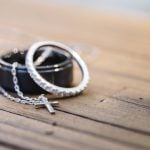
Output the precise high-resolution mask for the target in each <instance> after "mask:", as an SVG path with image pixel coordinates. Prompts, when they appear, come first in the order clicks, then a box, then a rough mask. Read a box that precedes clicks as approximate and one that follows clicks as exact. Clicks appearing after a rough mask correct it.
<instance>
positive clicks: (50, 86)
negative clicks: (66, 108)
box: [26, 41, 89, 97]
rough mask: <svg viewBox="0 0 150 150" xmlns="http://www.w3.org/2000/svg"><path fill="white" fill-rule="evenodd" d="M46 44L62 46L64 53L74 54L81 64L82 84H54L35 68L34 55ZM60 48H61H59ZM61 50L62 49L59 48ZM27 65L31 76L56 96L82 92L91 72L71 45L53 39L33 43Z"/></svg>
mask: <svg viewBox="0 0 150 150" xmlns="http://www.w3.org/2000/svg"><path fill="white" fill-rule="evenodd" d="M44 46H52V47H55V48H60V49H62V50H63V52H64V53H66V52H67V53H69V54H70V55H71V56H72V59H74V60H75V61H76V62H77V64H78V65H79V67H80V69H81V71H82V81H81V82H80V84H79V85H78V86H76V87H72V88H64V87H59V86H57V85H54V84H52V83H50V82H48V81H46V80H45V79H44V78H43V77H42V76H41V75H40V74H39V73H38V72H37V70H36V69H35V66H34V62H33V57H34V54H35V52H36V51H37V50H38V49H39V48H41V47H44ZM57 50H59V49H57ZM59 51H60V50H59ZM26 67H27V70H28V72H29V74H30V76H31V78H32V79H33V80H34V81H35V82H36V83H37V84H38V85H39V86H40V87H41V88H43V89H44V90H45V91H47V92H50V93H52V94H54V95H56V96H61V97H67V96H75V95H77V94H79V93H81V92H82V91H83V90H84V89H85V88H86V87H87V84H88V82H89V72H88V69H87V66H86V64H85V62H84V61H83V60H82V59H81V57H80V56H79V55H78V54H77V53H76V52H75V51H73V50H72V49H71V48H70V47H67V46H65V45H63V44H61V43H58V42H53V41H44V42H38V43H35V44H33V45H32V46H31V47H30V48H29V50H28V52H27V55H26Z"/></svg>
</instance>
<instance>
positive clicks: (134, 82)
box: [0, 0, 150, 150]
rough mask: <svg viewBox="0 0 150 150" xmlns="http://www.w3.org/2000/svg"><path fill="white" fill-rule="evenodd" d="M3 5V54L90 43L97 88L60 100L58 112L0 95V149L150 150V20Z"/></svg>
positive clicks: (30, 4) (32, 4) (18, 2)
mask: <svg viewBox="0 0 150 150" xmlns="http://www.w3.org/2000/svg"><path fill="white" fill-rule="evenodd" d="M0 4H1V5H0V48H1V53H2V52H4V51H6V50H10V49H12V48H14V47H18V48H26V47H28V46H29V45H31V44H32V43H33V42H34V41H40V40H45V39H48V40H56V41H60V42H63V43H76V44H77V43H78V44H79V43H80V44H83V45H85V44H86V45H87V44H88V45H90V46H91V51H90V48H89V47H88V48H89V49H88V50H87V52H88V54H86V51H84V54H83V57H85V60H86V61H87V63H88V66H89V70H90V74H91V81H90V85H89V86H88V88H87V90H86V91H85V92H84V93H83V94H82V95H80V96H78V97H74V98H69V99H66V100H60V103H61V104H60V107H59V108H58V109H57V110H56V115H50V114H49V113H48V112H47V111H46V109H34V108H32V106H28V105H21V104H17V103H15V102H11V101H9V100H7V98H4V97H3V96H2V95H1V96H0V149H2V150H3V149H4V150H6V149H7V150H8V149H15V150H16V149H17V150H29V149H35V150H37V149H41V150H49V149H53V150H55V149H60V150H63V149H64V150H66V149H68V150H72V149H77V150H79V149H86V150H88V149H90V150H97V149H98V150H100V149H101V150H118V149H119V150H133V149H139V150H149V149H150V69H149V68H150V49H149V48H150V22H149V21H148V20H145V19H138V18H132V17H131V18H130V17H126V16H122V17H117V16H115V15H108V14H104V13H100V12H97V11H94V10H93V11H92V10H87V9H81V8H77V7H67V6H66V7H65V6H57V5H54V4H53V5H52V4H51V5H50V4H48V3H44V2H42V1H34V0H32V1H23V0H12V1H9V0H1V1H0ZM93 54H94V55H93ZM89 55H90V56H89ZM75 78H76V77H75Z"/></svg>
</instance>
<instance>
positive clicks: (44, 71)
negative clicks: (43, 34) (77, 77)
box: [0, 47, 73, 94]
mask: <svg viewBox="0 0 150 150" xmlns="http://www.w3.org/2000/svg"><path fill="white" fill-rule="evenodd" d="M53 49H54V48H53ZM53 49H50V47H44V48H41V49H39V50H38V52H37V53H36V55H35V57H34V60H35V61H34V64H35V65H36V69H37V71H38V72H39V74H41V76H43V77H44V78H45V79H46V80H47V81H49V82H52V83H53V84H55V85H58V86H63V87H70V86H71V84H72V80H73V63H72V58H71V56H70V55H68V54H62V53H59V52H56V51H54V50H53ZM26 53H27V51H19V50H18V49H16V48H15V49H14V50H13V51H12V52H8V53H6V54H5V55H1V56H0V85H1V86H2V87H3V88H4V89H5V90H7V91H12V92H15V90H14V84H13V80H12V74H11V69H12V63H13V62H18V63H19V65H18V66H17V68H16V71H17V77H18V80H19V86H20V87H21V91H22V92H23V93H25V94H39V93H47V92H46V91H45V90H43V89H42V88H41V87H39V86H38V85H37V84H36V83H35V82H34V81H33V80H32V78H31V77H30V75H29V74H28V72H27V69H26V66H25V57H26ZM37 65H38V66H37ZM39 65H40V66H39ZM63 76H64V77H65V78H62V77H63ZM29 85H30V86H29Z"/></svg>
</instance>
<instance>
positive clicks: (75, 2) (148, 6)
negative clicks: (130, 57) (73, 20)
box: [44, 0, 150, 19]
mask: <svg viewBox="0 0 150 150" xmlns="http://www.w3.org/2000/svg"><path fill="white" fill-rule="evenodd" d="M44 1H45V2H48V3H55V4H58V5H72V6H76V7H85V8H89V9H95V10H97V11H104V12H107V13H114V14H116V15H121V14H124V15H131V16H134V17H135V16H136V17H147V19H148V18H150V1H149V0H82V1H81V0H44Z"/></svg>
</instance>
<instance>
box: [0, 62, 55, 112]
mask: <svg viewBox="0 0 150 150" xmlns="http://www.w3.org/2000/svg"><path fill="white" fill-rule="evenodd" d="M17 66H18V63H17V62H15V63H13V64H12V70H11V73H12V76H13V83H14V89H15V91H16V93H17V95H18V96H19V97H13V96H12V95H10V94H9V93H8V92H6V90H5V89H4V88H2V86H0V92H1V93H2V94H3V95H4V96H5V97H7V98H8V99H10V100H12V101H15V102H17V103H22V104H29V105H34V106H35V108H40V107H41V106H42V107H43V106H45V107H46V108H47V109H48V111H49V112H50V113H55V110H54V108H53V107H52V106H54V107H55V106H58V101H53V102H48V100H47V98H46V97H45V96H44V95H43V94H41V95H40V96H39V97H38V98H30V97H27V96H24V94H23V93H22V92H21V90H20V87H19V84H18V78H17V74H16V67H17Z"/></svg>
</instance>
